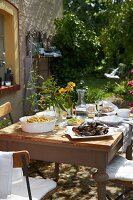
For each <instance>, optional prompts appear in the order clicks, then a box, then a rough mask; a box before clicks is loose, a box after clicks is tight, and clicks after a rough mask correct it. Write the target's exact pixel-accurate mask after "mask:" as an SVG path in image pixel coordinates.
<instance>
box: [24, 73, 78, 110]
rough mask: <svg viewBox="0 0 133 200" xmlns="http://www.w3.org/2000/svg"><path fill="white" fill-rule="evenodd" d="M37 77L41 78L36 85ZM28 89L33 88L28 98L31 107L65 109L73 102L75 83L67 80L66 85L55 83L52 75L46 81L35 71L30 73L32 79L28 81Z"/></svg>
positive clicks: (35, 108) (37, 108)
mask: <svg viewBox="0 0 133 200" xmlns="http://www.w3.org/2000/svg"><path fill="white" fill-rule="evenodd" d="M38 79H41V81H42V83H41V86H39V85H38V83H37V82H38V81H37V80H38ZM29 86H30V87H29V89H32V90H33V89H34V93H32V94H31V95H30V96H29V97H28V100H29V101H30V102H31V106H32V109H34V110H36V111H44V110H46V109H47V108H51V107H53V108H54V109H55V108H61V109H62V110H64V111H67V109H68V108H71V107H72V106H73V103H74V98H73V97H74V94H75V87H76V84H75V83H74V82H68V83H67V85H66V87H60V86H58V85H57V82H56V80H55V79H54V77H52V76H51V77H49V78H48V79H47V80H46V81H44V79H43V78H42V77H41V76H38V75H37V74H36V73H35V72H33V73H32V81H31V82H29Z"/></svg>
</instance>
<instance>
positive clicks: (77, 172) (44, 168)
mask: <svg viewBox="0 0 133 200" xmlns="http://www.w3.org/2000/svg"><path fill="white" fill-rule="evenodd" d="M36 167H38V169H39V170H40V171H41V173H42V175H43V176H45V177H49V178H54V173H53V172H54V164H53V163H45V162H42V161H32V162H31V166H30V174H31V176H38V177H39V175H38V173H36V172H35V171H36V169H35V168H36ZM94 171H95V169H94V168H89V167H84V166H74V165H68V164H60V178H59V181H58V191H57V192H56V194H54V195H53V200H68V199H69V200H97V195H96V194H97V187H96V183H95V181H94V180H93V178H92V174H93V173H94ZM122 189H123V188H122V187H117V186H116V185H115V184H112V183H108V185H107V190H108V193H109V194H110V193H111V197H112V200H114V199H115V197H116V196H117V194H118V193H120V192H121V191H122ZM125 200H133V192H130V194H129V195H128V196H127V197H126V198H125Z"/></svg>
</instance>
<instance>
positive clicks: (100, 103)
mask: <svg viewBox="0 0 133 200" xmlns="http://www.w3.org/2000/svg"><path fill="white" fill-rule="evenodd" d="M95 104H96V111H97V117H98V118H99V117H100V114H101V111H102V108H103V101H102V100H97V101H95Z"/></svg>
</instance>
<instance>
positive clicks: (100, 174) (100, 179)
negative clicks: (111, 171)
mask: <svg viewBox="0 0 133 200" xmlns="http://www.w3.org/2000/svg"><path fill="white" fill-rule="evenodd" d="M93 177H94V179H95V181H96V183H97V191H98V200H106V183H107V181H108V175H107V174H106V171H105V169H98V171H97V172H96V173H95V174H94V175H93Z"/></svg>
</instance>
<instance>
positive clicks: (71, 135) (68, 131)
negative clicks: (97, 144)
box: [65, 126, 115, 140]
mask: <svg viewBox="0 0 133 200" xmlns="http://www.w3.org/2000/svg"><path fill="white" fill-rule="evenodd" d="M72 128H73V126H67V130H66V132H65V134H66V135H69V136H70V137H71V139H74V140H75V139H76V140H77V139H86V138H89V139H91V138H92V139H93V138H98V139H99V138H104V137H110V136H112V135H114V134H115V128H114V127H109V131H108V133H107V134H105V135H94V136H78V135H76V134H75V133H74V132H73V130H72Z"/></svg>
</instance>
